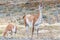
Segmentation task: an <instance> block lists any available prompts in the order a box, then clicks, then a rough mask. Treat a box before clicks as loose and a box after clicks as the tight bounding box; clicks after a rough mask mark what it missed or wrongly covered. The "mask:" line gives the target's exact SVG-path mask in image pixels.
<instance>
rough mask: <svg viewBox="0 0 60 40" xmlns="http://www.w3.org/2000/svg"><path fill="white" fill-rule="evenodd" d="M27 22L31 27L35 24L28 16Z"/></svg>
mask: <svg viewBox="0 0 60 40" xmlns="http://www.w3.org/2000/svg"><path fill="white" fill-rule="evenodd" d="M26 23H27V25H29V27H32V25H33V21H29V19H28V18H26Z"/></svg>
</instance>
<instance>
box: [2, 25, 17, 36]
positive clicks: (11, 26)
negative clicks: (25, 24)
mask: <svg viewBox="0 0 60 40" xmlns="http://www.w3.org/2000/svg"><path fill="white" fill-rule="evenodd" d="M12 28H14V25H13V24H8V25H7V27H6V28H5V30H4V32H3V36H6V34H7V32H8V31H12ZM16 30H17V27H16Z"/></svg>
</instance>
